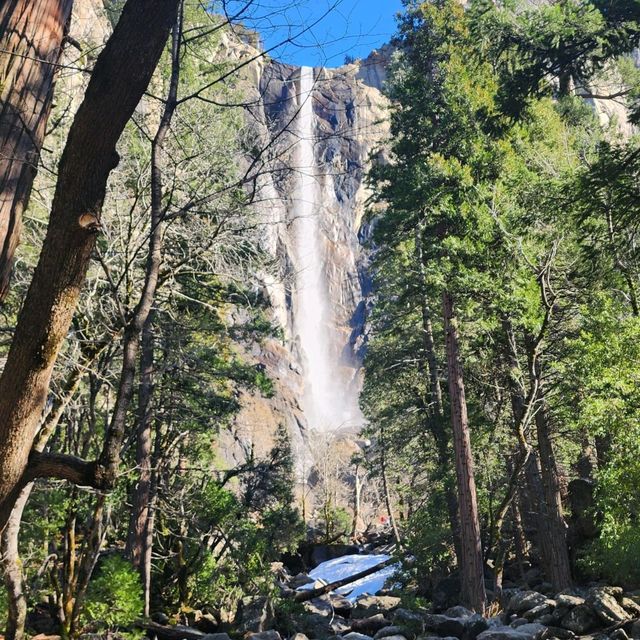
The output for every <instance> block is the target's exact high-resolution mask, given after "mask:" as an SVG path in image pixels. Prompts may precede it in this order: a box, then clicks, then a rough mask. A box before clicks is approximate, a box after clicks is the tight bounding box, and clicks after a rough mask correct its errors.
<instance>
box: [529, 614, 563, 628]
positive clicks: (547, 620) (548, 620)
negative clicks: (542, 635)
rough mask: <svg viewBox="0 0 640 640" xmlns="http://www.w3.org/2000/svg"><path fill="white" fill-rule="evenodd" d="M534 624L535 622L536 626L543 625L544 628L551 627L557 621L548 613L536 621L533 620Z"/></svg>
mask: <svg viewBox="0 0 640 640" xmlns="http://www.w3.org/2000/svg"><path fill="white" fill-rule="evenodd" d="M535 622H537V623H538V624H543V625H545V626H546V627H553V626H554V625H555V623H556V622H557V620H556V617H555V616H553V615H551V614H550V613H548V614H547V615H546V616H540V617H539V618H538V619H537V620H535ZM565 631H566V629H565Z"/></svg>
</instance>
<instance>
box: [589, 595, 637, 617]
mask: <svg viewBox="0 0 640 640" xmlns="http://www.w3.org/2000/svg"><path fill="white" fill-rule="evenodd" d="M616 596H618V597H621V596H622V589H619V588H617V587H594V588H593V589H589V593H588V595H587V604H588V605H589V606H590V607H591V608H592V609H593V610H594V611H595V612H596V615H597V616H598V617H599V618H600V620H602V622H604V624H605V625H607V626H608V625H612V624H616V623H618V622H625V621H626V620H630V619H631V616H630V615H629V614H628V613H627V612H626V611H625V610H624V609H623V608H622V607H621V606H620V605H619V604H618V601H617V600H616Z"/></svg>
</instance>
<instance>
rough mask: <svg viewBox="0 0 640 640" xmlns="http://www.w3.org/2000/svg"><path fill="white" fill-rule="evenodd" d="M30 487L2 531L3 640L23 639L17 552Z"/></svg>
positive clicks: (23, 599)
mask: <svg viewBox="0 0 640 640" xmlns="http://www.w3.org/2000/svg"><path fill="white" fill-rule="evenodd" d="M32 488H33V484H29V485H27V486H26V487H25V488H24V489H23V490H22V492H21V493H20V496H19V497H18V500H17V501H16V504H15V506H14V508H13V511H12V512H11V517H10V518H9V522H8V523H7V526H6V527H5V529H4V531H3V532H2V569H3V571H4V584H5V587H6V589H7V599H8V605H9V606H8V609H9V611H8V613H9V616H8V619H7V628H6V633H5V639H6V640H23V638H24V637H25V631H24V629H25V623H26V621H27V599H26V597H25V595H24V585H23V575H22V560H21V559H20V551H19V549H18V540H19V534H20V524H21V522H22V513H23V512H24V508H25V506H26V504H27V501H28V500H29V495H30V494H31V490H32Z"/></svg>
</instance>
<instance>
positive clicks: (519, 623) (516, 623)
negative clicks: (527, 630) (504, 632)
mask: <svg viewBox="0 0 640 640" xmlns="http://www.w3.org/2000/svg"><path fill="white" fill-rule="evenodd" d="M526 624H529V621H528V620H527V619H526V618H514V619H513V620H512V621H511V623H510V624H509V626H510V627H513V628H514V629H517V628H518V627H524V625H526Z"/></svg>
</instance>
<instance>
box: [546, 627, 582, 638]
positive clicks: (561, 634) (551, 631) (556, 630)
mask: <svg viewBox="0 0 640 640" xmlns="http://www.w3.org/2000/svg"><path fill="white" fill-rule="evenodd" d="M547 635H548V636H549V637H554V638H557V639H558V640H574V638H575V637H576V634H575V633H573V631H569V629H562V628H561V627H553V626H549V627H547V632H546V634H545V637H546V636H547Z"/></svg>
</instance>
